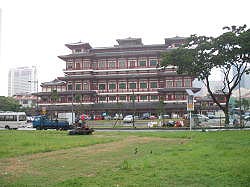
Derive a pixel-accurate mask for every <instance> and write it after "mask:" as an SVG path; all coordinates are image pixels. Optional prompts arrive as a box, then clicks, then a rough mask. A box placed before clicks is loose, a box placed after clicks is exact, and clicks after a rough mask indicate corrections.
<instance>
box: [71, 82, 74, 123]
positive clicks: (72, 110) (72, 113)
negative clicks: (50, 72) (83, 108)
mask: <svg viewBox="0 0 250 187" xmlns="http://www.w3.org/2000/svg"><path fill="white" fill-rule="evenodd" d="M73 100H74V95H73V86H72V91H71V120H72V124H73V123H74V122H73V121H74V117H73V115H74V103H73Z"/></svg>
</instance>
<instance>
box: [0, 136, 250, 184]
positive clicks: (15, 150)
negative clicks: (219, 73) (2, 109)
mask: <svg viewBox="0 0 250 187" xmlns="http://www.w3.org/2000/svg"><path fill="white" fill-rule="evenodd" d="M0 141H1V144H0V153H1V154H0V186H91V187H92V186H108V187H109V186H114V187H118V186H119V187H121V186H131V187H132V186H138V187H139V186H145V187H147V186H150V187H151V186H249V185H250V131H219V132H150V133H149V132H135V133H129V132H98V133H95V134H94V135H92V136H68V135H67V133H66V132H62V131H0Z"/></svg>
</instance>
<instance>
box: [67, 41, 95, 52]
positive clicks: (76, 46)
mask: <svg viewBox="0 0 250 187" xmlns="http://www.w3.org/2000/svg"><path fill="white" fill-rule="evenodd" d="M65 46H66V47H68V48H69V49H71V50H72V49H92V47H91V45H90V44H89V43H83V42H77V43H70V44H65Z"/></svg>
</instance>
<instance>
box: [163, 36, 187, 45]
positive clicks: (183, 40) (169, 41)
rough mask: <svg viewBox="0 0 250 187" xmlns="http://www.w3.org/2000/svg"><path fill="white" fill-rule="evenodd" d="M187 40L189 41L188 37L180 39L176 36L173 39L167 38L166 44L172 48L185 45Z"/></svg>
mask: <svg viewBox="0 0 250 187" xmlns="http://www.w3.org/2000/svg"><path fill="white" fill-rule="evenodd" d="M186 39H187V38H186V37H180V36H176V37H172V38H165V44H166V45H167V46H170V45H172V44H180V43H184V42H185V41H186Z"/></svg>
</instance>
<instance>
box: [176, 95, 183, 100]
mask: <svg viewBox="0 0 250 187" xmlns="http://www.w3.org/2000/svg"><path fill="white" fill-rule="evenodd" d="M175 99H176V100H182V99H183V97H182V95H181V94H176V95H175Z"/></svg>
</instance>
